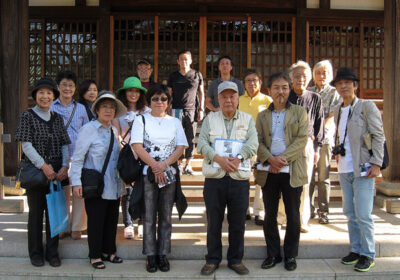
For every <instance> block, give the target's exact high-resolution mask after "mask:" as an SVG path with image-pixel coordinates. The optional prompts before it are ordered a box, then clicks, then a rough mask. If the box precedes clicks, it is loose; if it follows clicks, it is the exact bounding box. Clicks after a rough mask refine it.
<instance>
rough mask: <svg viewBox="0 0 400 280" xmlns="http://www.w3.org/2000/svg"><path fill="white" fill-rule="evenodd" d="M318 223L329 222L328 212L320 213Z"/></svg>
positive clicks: (325, 223) (324, 223)
mask: <svg viewBox="0 0 400 280" xmlns="http://www.w3.org/2000/svg"><path fill="white" fill-rule="evenodd" d="M318 223H320V224H321V225H327V224H329V219H328V215H327V214H326V213H323V214H320V215H319V219H318Z"/></svg>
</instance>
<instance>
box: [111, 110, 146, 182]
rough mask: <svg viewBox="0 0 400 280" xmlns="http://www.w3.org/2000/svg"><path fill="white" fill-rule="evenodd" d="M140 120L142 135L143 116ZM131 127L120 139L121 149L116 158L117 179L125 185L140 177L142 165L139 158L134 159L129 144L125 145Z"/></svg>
mask: <svg viewBox="0 0 400 280" xmlns="http://www.w3.org/2000/svg"><path fill="white" fill-rule="evenodd" d="M141 117H142V120H143V135H144V131H145V125H146V122H145V120H144V117H143V115H141ZM132 125H133V123H132V124H131V126H130V127H129V129H128V131H127V132H126V133H125V135H124V137H123V138H122V142H121V144H122V146H123V147H122V149H121V151H120V152H119V157H118V163H117V169H118V172H119V177H120V178H121V179H122V181H124V183H125V184H127V185H130V184H132V183H133V182H135V181H136V180H137V179H138V177H139V176H140V173H141V171H142V168H143V163H142V161H141V160H140V159H139V158H136V157H135V156H134V154H133V152H132V148H131V145H129V143H126V142H125V141H124V139H125V138H126V136H127V135H128V133H129V132H130V131H131V129H132Z"/></svg>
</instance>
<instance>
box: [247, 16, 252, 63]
mask: <svg viewBox="0 0 400 280" xmlns="http://www.w3.org/2000/svg"><path fill="white" fill-rule="evenodd" d="M247 68H251V17H247Z"/></svg>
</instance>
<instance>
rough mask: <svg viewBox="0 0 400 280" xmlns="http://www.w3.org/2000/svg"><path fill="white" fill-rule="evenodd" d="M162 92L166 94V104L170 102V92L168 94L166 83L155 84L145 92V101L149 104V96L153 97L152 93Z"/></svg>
mask: <svg viewBox="0 0 400 280" xmlns="http://www.w3.org/2000/svg"><path fill="white" fill-rule="evenodd" d="M163 93H165V94H166V95H167V97H168V104H170V103H171V100H172V96H171V94H169V90H168V87H167V86H166V85H162V84H156V85H154V86H153V87H151V88H150V89H149V91H148V92H147V95H146V97H147V103H148V104H149V105H150V103H151V98H152V97H153V95H161V94H163Z"/></svg>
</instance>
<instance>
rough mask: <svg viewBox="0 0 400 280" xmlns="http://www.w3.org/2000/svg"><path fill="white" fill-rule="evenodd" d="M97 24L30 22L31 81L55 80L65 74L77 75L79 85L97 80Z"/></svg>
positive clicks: (92, 22) (91, 22)
mask: <svg viewBox="0 0 400 280" xmlns="http://www.w3.org/2000/svg"><path fill="white" fill-rule="evenodd" d="M96 32H97V24H96V22H95V21H75V22H70V21H47V20H43V21H34V20H32V21H31V22H30V77H29V82H30V85H31V86H32V85H33V83H34V82H35V81H36V80H37V79H38V78H40V77H41V76H47V77H51V78H53V79H54V78H55V77H56V75H57V73H58V72H59V71H61V70H67V69H68V70H71V71H74V72H75V73H76V75H77V77H78V80H79V81H82V80H84V79H88V78H91V79H95V78H96V46H97V38H96Z"/></svg>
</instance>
